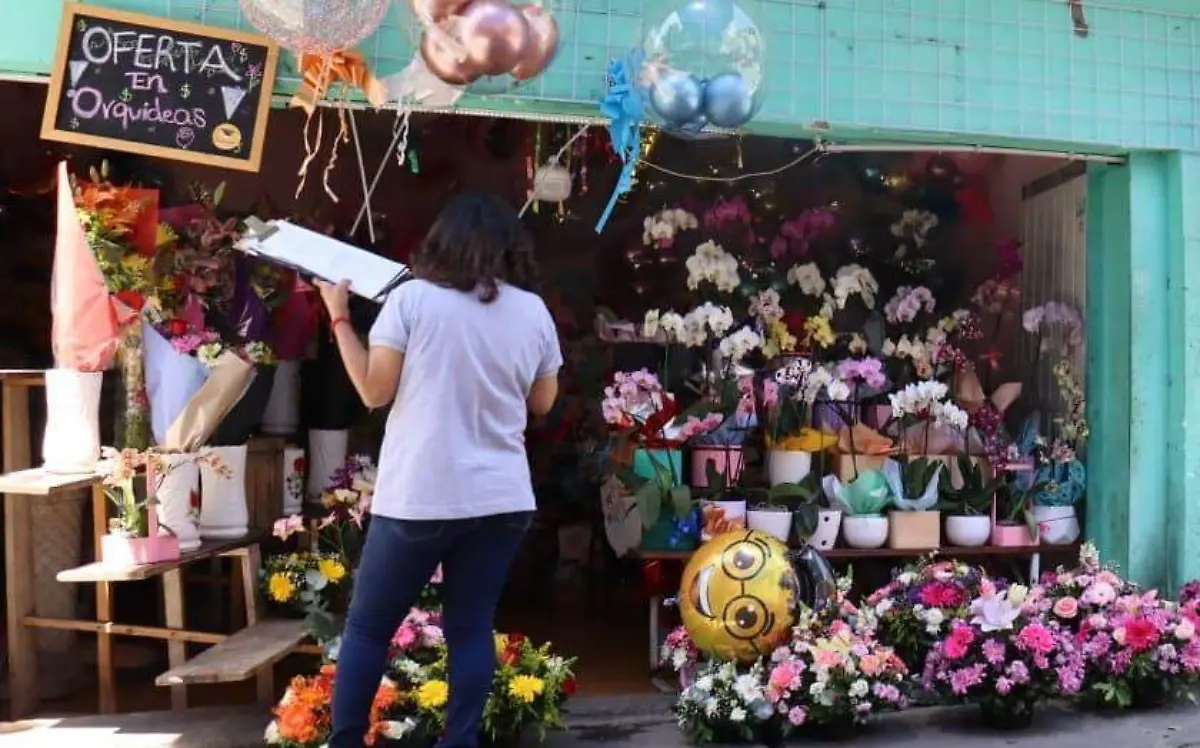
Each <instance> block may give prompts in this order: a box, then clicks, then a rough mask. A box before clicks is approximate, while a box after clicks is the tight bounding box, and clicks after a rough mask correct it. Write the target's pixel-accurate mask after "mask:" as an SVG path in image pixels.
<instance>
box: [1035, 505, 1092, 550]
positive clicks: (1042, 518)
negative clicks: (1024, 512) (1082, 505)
mask: <svg viewBox="0 0 1200 748" xmlns="http://www.w3.org/2000/svg"><path fill="white" fill-rule="evenodd" d="M1030 511H1031V513H1032V514H1033V521H1034V522H1036V523H1037V526H1038V536H1039V537H1040V538H1041V539H1042V543H1044V544H1046V545H1070V544H1071V543H1074V542H1075V541H1076V540H1078V539H1079V533H1080V529H1079V518H1078V517H1077V516H1076V515H1075V507H1074V506H1040V505H1038V504H1034V505H1033V507H1032V508H1031V509H1030Z"/></svg>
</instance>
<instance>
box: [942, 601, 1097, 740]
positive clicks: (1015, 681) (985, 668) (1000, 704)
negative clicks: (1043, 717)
mask: <svg viewBox="0 0 1200 748" xmlns="http://www.w3.org/2000/svg"><path fill="white" fill-rule="evenodd" d="M1028 592H1029V591H1028V589H1027V588H1025V587H1022V586H1020V585H1013V586H1011V587H1009V588H1008V589H1006V590H998V589H997V588H996V585H995V584H993V583H992V582H991V581H989V580H986V579H985V580H982V581H981V582H980V594H979V596H978V597H976V598H975V599H974V600H972V601H971V605H970V613H969V615H968V616H965V617H963V618H956V619H955V620H954V621H952V622H951V624H950V626H949V630H948V633H947V635H946V636H945V637H944V638H943V639H942V640H941V641H939V642H938V643H937V644H936V645H935V646H934V647H933V649H932V650H931V651H930V653H929V655H928V657H927V658H926V660H925V667H924V673H923V675H922V682H923V685H924V687H925V688H926V689H927V690H929V691H933V692H937V693H939V694H941V695H943V696H946V697H949V698H951V699H953V700H956V701H959V702H962V703H968V704H978V705H979V706H980V708H981V710H982V712H983V718H984V721H985V722H986V723H987V724H988V725H989V726H991V727H996V728H1001V729H1019V728H1022V727H1027V726H1028V725H1029V724H1030V723H1031V722H1032V720H1033V713H1034V709H1035V707H1036V705H1037V704H1038V703H1039V702H1042V701H1045V700H1047V699H1051V698H1059V697H1062V696H1070V695H1072V694H1076V693H1078V692H1079V690H1080V689H1081V688H1082V687H1083V682H1084V674H1085V670H1086V662H1085V658H1084V655H1083V652H1082V650H1081V648H1080V647H1079V646H1077V644H1076V642H1075V639H1074V638H1073V637H1072V636H1071V634H1070V632H1069V631H1067V630H1066V629H1063V628H1061V627H1059V626H1057V625H1055V624H1054V623H1051V622H1048V621H1046V620H1045V619H1044V618H1042V617H1041V616H1039V615H1037V614H1036V613H1034V612H1032V611H1031V610H1030V609H1029V608H1027V607H1023V604H1024V602H1025V599H1026V596H1027V595H1028Z"/></svg>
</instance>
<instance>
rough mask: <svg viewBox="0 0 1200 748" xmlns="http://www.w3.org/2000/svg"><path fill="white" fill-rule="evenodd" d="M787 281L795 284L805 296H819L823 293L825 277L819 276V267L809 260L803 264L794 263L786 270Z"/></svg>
mask: <svg viewBox="0 0 1200 748" xmlns="http://www.w3.org/2000/svg"><path fill="white" fill-rule="evenodd" d="M787 282H788V283H789V284H790V285H793V286H797V287H799V289H800V293H802V294H804V295H805V296H812V297H814V298H820V296H821V294H823V293H825V288H826V285H827V284H826V283H825V278H824V277H822V276H821V269H820V268H818V267H817V263H815V262H809V263H806V264H804V265H794V266H792V267H791V268H789V269H788V271H787Z"/></svg>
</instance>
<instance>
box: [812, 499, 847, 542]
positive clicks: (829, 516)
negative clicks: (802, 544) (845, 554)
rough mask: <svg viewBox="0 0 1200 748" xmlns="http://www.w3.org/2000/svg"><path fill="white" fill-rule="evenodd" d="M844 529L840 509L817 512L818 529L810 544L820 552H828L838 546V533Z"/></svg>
mask: <svg viewBox="0 0 1200 748" xmlns="http://www.w3.org/2000/svg"><path fill="white" fill-rule="evenodd" d="M841 529H842V512H841V510H840V509H821V510H819V511H818V512H817V529H816V530H815V531H814V532H813V534H812V537H811V538H809V539H808V544H809V545H811V546H813V547H814V548H817V549H818V550H822V551H827V550H829V549H830V548H833V547H834V546H835V545H837V539H838V532H839V531H840V530H841Z"/></svg>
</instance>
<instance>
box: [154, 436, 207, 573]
mask: <svg viewBox="0 0 1200 748" xmlns="http://www.w3.org/2000/svg"><path fill="white" fill-rule="evenodd" d="M163 461H164V462H165V463H166V464H167V469H168V472H167V474H166V475H165V476H163V477H162V483H161V484H159V486H158V491H157V492H156V493H155V498H156V499H157V500H158V524H159V526H160V527H166V528H168V529H169V530H170V531H171V532H173V533H174V534H175V538H176V539H177V540H178V541H179V552H180V553H188V552H189V551H194V550H196V549H197V548H199V547H200V531H199V527H198V526H197V522H198V521H199V509H200V506H199V505H200V467H199V466H198V465H197V464H196V462H195V456H194V455H186V454H169V455H163ZM150 480H151V481H152V482H154V481H157V478H155V477H153V476H151V478H150Z"/></svg>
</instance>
